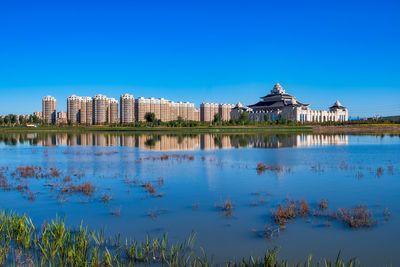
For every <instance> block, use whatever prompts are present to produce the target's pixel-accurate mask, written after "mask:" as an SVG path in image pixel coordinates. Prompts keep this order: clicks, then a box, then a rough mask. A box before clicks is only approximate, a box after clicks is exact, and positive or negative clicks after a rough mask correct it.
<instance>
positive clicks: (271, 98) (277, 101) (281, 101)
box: [249, 83, 310, 109]
mask: <svg viewBox="0 0 400 267" xmlns="http://www.w3.org/2000/svg"><path fill="white" fill-rule="evenodd" d="M260 98H261V99H262V101H260V102H258V103H256V104H254V105H251V106H249V107H250V108H254V109H264V108H265V109H277V108H283V107H285V106H293V107H307V106H309V105H310V104H303V103H301V102H299V101H297V100H296V99H295V98H296V97H294V96H292V95H289V94H287V93H286V92H285V90H284V89H283V88H282V86H281V85H280V84H279V83H277V84H275V86H274V88H272V90H271V93H270V94H268V95H266V96H263V97H260Z"/></svg>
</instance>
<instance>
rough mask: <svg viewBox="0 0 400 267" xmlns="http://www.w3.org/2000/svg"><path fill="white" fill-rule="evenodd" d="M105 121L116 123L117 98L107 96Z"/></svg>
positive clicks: (117, 120) (117, 119)
mask: <svg viewBox="0 0 400 267" xmlns="http://www.w3.org/2000/svg"><path fill="white" fill-rule="evenodd" d="M107 102H108V103H107V121H106V122H107V123H118V122H119V118H118V100H116V99H115V98H107Z"/></svg>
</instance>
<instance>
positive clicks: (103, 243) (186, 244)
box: [0, 211, 360, 267]
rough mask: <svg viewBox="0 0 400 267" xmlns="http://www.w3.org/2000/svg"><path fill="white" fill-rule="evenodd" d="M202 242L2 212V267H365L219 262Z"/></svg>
mask: <svg viewBox="0 0 400 267" xmlns="http://www.w3.org/2000/svg"><path fill="white" fill-rule="evenodd" d="M196 238H197V234H196V233H192V234H190V235H189V237H188V238H186V239H184V240H182V241H181V242H171V241H170V240H169V239H168V238H167V236H166V235H163V236H162V237H159V238H151V237H150V236H147V237H146V238H145V240H143V241H136V240H128V239H125V240H122V239H121V237H120V235H119V234H118V235H116V236H115V238H111V237H106V236H105V235H104V232H103V231H90V230H89V229H88V227H87V226H84V225H83V224H81V225H80V226H79V227H77V228H69V227H67V226H66V224H65V218H64V219H61V218H58V217H56V219H54V220H52V221H51V222H46V223H44V224H43V225H42V227H37V226H36V225H34V224H33V222H32V220H31V219H30V218H29V217H28V216H26V215H19V214H16V213H13V212H6V211H0V265H1V266H10V265H15V266H171V267H178V266H188V267H189V266H191V267H200V266H232V267H233V266H235V267H238V266H267V267H268V266H271V267H272V266H325V267H328V266H330V267H350V266H353V267H358V266H360V263H359V261H358V260H357V259H351V260H350V261H348V262H346V261H345V260H344V259H343V258H342V257H341V255H340V253H339V254H338V257H337V258H336V260H333V261H330V260H327V259H320V260H318V261H313V260H312V257H311V255H310V256H308V257H307V259H306V260H305V263H295V262H289V261H287V260H282V259H279V251H278V250H276V249H273V250H267V251H266V253H265V254H264V256H262V257H253V256H250V257H248V258H242V259H241V260H231V261H227V262H225V263H214V262H213V261H212V257H209V256H207V254H206V253H205V252H204V250H202V253H196V251H198V249H197V248H195V240H196Z"/></svg>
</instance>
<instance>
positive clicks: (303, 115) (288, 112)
mask: <svg viewBox="0 0 400 267" xmlns="http://www.w3.org/2000/svg"><path fill="white" fill-rule="evenodd" d="M260 98H261V99H262V100H261V101H259V102H257V103H256V104H254V105H249V106H248V107H247V108H243V106H239V105H237V106H236V107H235V108H233V109H232V112H231V117H232V118H237V117H238V116H239V114H240V113H241V112H247V113H248V114H249V119H250V120H252V121H266V120H277V119H286V120H291V121H300V122H327V121H347V120H348V110H347V108H346V107H344V106H342V104H340V102H339V101H336V102H335V104H334V105H333V106H332V107H330V108H329V110H311V109H310V107H309V106H310V104H304V103H302V102H300V101H298V100H297V99H296V97H294V96H292V95H289V94H288V93H286V91H285V90H284V89H283V87H282V86H281V85H280V84H279V83H277V84H275V86H274V87H273V88H272V90H271V92H270V94H268V95H266V96H263V97H260Z"/></svg>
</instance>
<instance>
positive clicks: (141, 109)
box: [37, 94, 234, 125]
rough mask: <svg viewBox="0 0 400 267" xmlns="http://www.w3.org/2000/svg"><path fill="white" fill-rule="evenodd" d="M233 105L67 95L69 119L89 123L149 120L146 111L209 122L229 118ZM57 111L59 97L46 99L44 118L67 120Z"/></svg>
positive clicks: (158, 116)
mask: <svg viewBox="0 0 400 267" xmlns="http://www.w3.org/2000/svg"><path fill="white" fill-rule="evenodd" d="M233 107H234V105H232V104H216V103H202V104H201V105H200V108H195V106H194V104H193V103H189V102H174V101H170V100H166V99H164V98H159V99H155V98H152V97H151V98H143V97H139V98H134V96H133V95H131V94H124V95H121V96H120V100H119V101H118V100H116V99H115V98H108V97H106V96H104V95H100V94H99V95H96V96H94V97H85V96H83V97H82V96H76V95H72V96H70V97H68V98H67V115H66V121H69V122H71V123H81V124H87V125H92V124H94V125H102V124H112V123H121V124H127V123H134V122H139V121H146V113H148V112H151V113H154V115H155V117H156V119H158V120H161V121H163V122H168V121H173V120H178V119H179V118H180V119H182V120H184V121H202V122H210V121H213V120H214V118H215V114H219V118H220V120H226V121H228V120H230V111H231V109H232V108H233ZM57 114H59V112H58V113H57V112H56V99H55V98H54V97H52V96H46V97H44V98H43V111H42V113H41V114H39V113H37V115H41V118H42V119H43V120H45V121H46V122H47V123H55V122H64V120H59V118H58V115H57Z"/></svg>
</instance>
